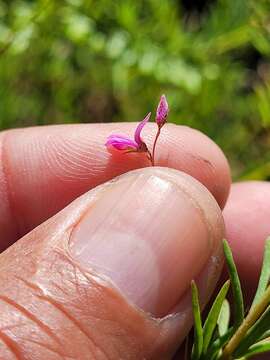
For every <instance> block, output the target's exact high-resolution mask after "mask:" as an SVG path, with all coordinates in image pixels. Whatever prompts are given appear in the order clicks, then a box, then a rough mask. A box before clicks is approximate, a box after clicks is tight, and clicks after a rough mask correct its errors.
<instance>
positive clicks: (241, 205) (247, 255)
mask: <svg viewBox="0 0 270 360" xmlns="http://www.w3.org/2000/svg"><path fill="white" fill-rule="evenodd" d="M269 204H270V184H269V183H268V182H263V181H247V182H239V183H235V184H233V185H232V188H231V192H230V196H229V199H228V202H227V204H226V206H225V209H224V211H223V215H224V220H225V225H226V233H227V235H226V236H227V238H228V241H229V243H230V246H231V248H232V251H233V254H234V258H235V262H236V265H237V269H238V272H239V275H240V279H241V281H242V284H243V287H244V290H245V293H246V295H247V298H251V296H252V294H254V292H255V290H256V286H257V281H258V278H259V274H260V269H261V265H262V259H263V252H264V245H265V240H266V238H267V237H268V236H269V235H270V222H269V218H270V207H269Z"/></svg>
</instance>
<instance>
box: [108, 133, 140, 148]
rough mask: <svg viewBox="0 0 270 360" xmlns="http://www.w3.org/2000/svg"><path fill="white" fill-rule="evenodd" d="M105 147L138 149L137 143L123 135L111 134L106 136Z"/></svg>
mask: <svg viewBox="0 0 270 360" xmlns="http://www.w3.org/2000/svg"><path fill="white" fill-rule="evenodd" d="M105 145H106V146H107V149H108V150H110V149H116V150H120V151H121V150H134V151H137V150H138V144H137V143H136V142H135V141H134V140H132V139H130V138H128V137H127V136H124V135H118V134H112V135H110V136H109V137H108V139H107V141H106V144H105Z"/></svg>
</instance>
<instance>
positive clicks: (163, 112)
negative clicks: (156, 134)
mask: <svg viewBox="0 0 270 360" xmlns="http://www.w3.org/2000/svg"><path fill="white" fill-rule="evenodd" d="M168 113H169V105H168V103H167V99H166V96H165V95H162V96H161V97H160V101H159V104H158V107H157V113H156V123H157V124H158V126H159V127H162V126H163V125H164V124H165V122H166V119H167V116H168Z"/></svg>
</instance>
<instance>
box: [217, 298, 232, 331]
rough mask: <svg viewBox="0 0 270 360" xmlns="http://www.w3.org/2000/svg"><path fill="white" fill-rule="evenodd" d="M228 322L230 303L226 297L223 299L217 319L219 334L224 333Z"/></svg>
mask: <svg viewBox="0 0 270 360" xmlns="http://www.w3.org/2000/svg"><path fill="white" fill-rule="evenodd" d="M229 323H230V304H229V301H228V300H227V299H224V301H223V303H222V306H221V310H220V314H219V317H218V321H217V324H218V332H219V336H223V335H224V334H226V332H227V331H228V328H229Z"/></svg>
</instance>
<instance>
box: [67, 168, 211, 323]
mask: <svg viewBox="0 0 270 360" xmlns="http://www.w3.org/2000/svg"><path fill="white" fill-rule="evenodd" d="M160 174H163V175H160ZM160 174H159V173H158V172H155V171H154V170H153V171H143V170H141V171H140V172H136V173H133V174H132V175H131V174H129V175H128V176H126V177H122V178H121V180H119V181H116V182H114V183H112V184H111V185H109V186H108V187H107V189H106V188H105V190H104V192H103V193H102V195H100V197H99V199H97V201H95V203H94V204H93V206H92V207H91V208H90V209H89V210H88V212H87V213H86V214H85V215H84V217H83V218H82V219H81V221H80V222H79V224H77V225H76V227H75V229H74V230H73V232H72V236H71V240H70V246H71V254H72V256H73V257H74V258H75V259H76V260H77V261H79V262H80V263H81V264H82V265H83V266H84V267H86V268H87V269H89V270H91V271H95V272H97V273H99V274H100V275H103V276H105V277H106V278H107V279H109V280H110V281H111V282H112V284H113V285H114V286H116V287H117V288H118V289H119V290H120V291H121V292H122V294H123V295H124V296H125V297H126V298H127V299H128V300H129V301H130V302H131V303H133V304H135V305H136V306H138V307H140V308H141V309H142V310H144V311H147V312H150V313H151V314H153V315H155V316H164V315H166V314H168V313H169V311H170V309H172V308H173V307H174V306H175V305H176V304H177V303H178V301H179V299H180V298H181V295H183V294H184V292H185V291H186V290H187V288H188V287H189V285H190V281H191V280H192V279H193V278H194V277H195V276H196V275H198V273H199V272H200V270H201V269H202V268H203V265H204V264H205V263H206V261H207V260H208V258H209V256H210V253H211V247H212V245H211V236H210V234H209V228H208V226H207V223H206V221H205V219H204V217H203V211H202V209H200V208H199V207H198V206H197V203H196V201H194V199H192V196H190V195H189V194H188V193H187V192H186V191H183V190H182V187H181V184H180V183H181V181H178V180H179V179H177V177H178V175H176V174H175V175H173V176H168V177H166V172H165V171H164V172H161V173H160ZM195 200H196V199H195Z"/></svg>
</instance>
